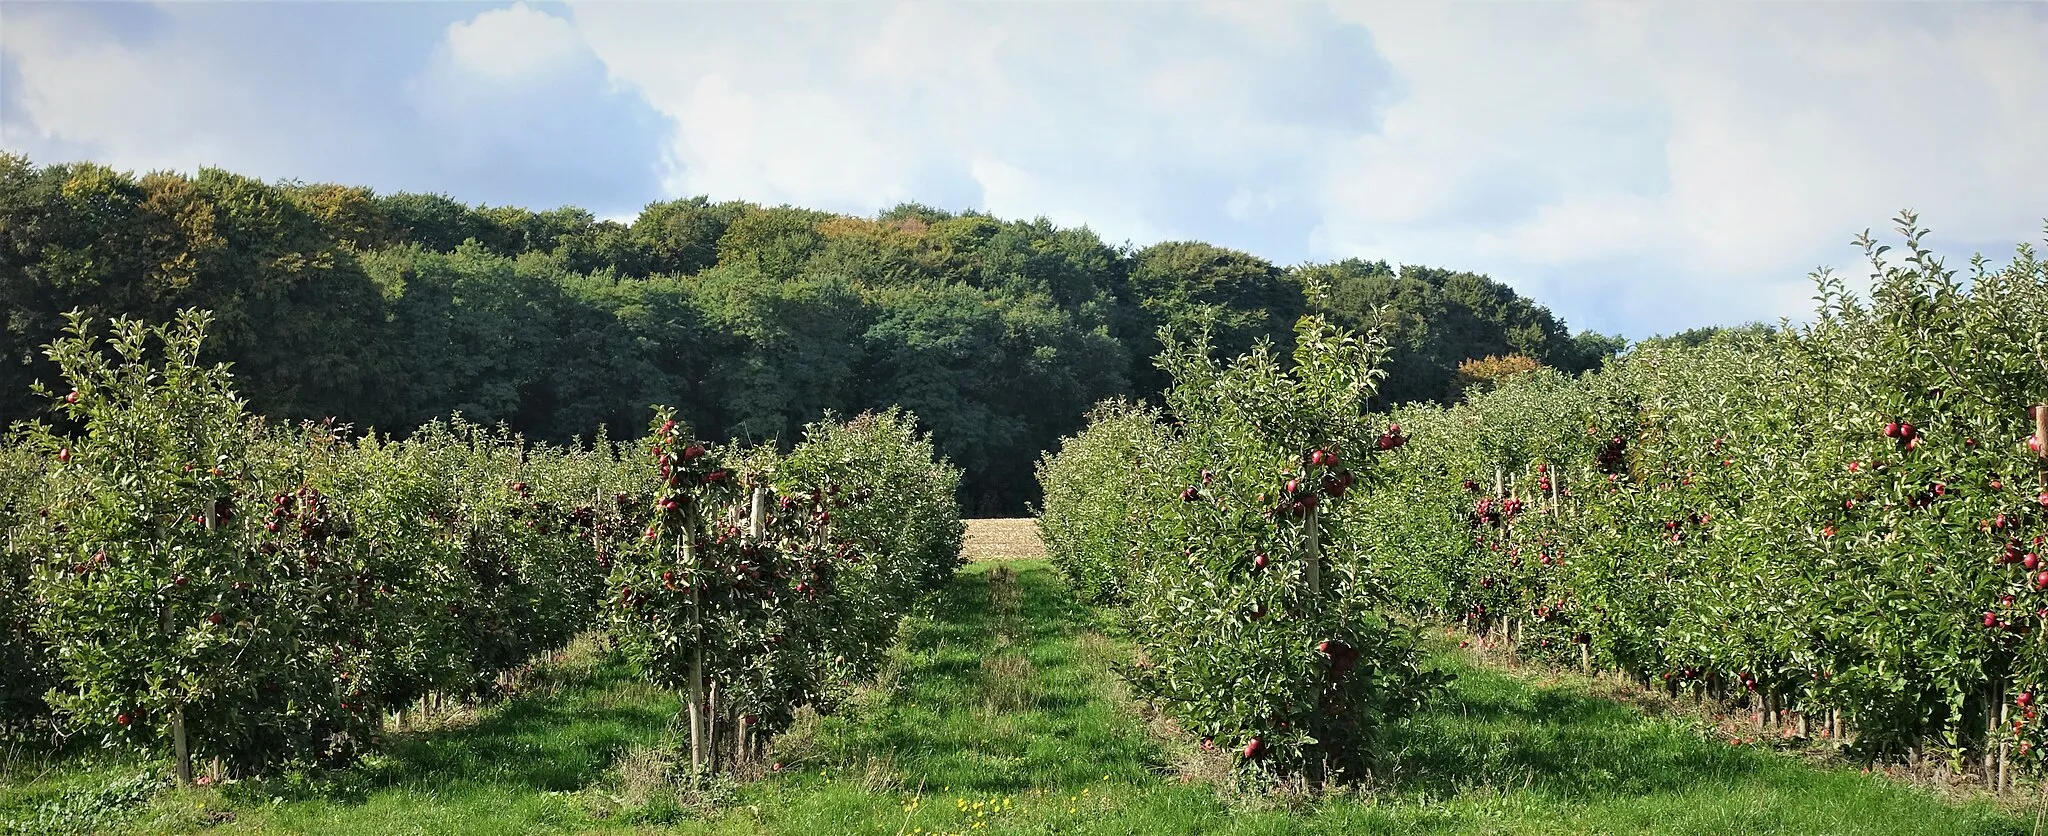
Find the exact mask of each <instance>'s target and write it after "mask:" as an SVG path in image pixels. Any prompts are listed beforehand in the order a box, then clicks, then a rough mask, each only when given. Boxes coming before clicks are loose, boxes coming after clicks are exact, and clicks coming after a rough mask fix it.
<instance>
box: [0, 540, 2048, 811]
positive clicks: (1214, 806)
mask: <svg viewBox="0 0 2048 836" xmlns="http://www.w3.org/2000/svg"><path fill="white" fill-rule="evenodd" d="M1062 586H1063V585H1062V584H1061V582H1060V579H1059V578H1058V577H1057V576H1056V575H1055V574H1054V573H1053V572H1052V571H1051V570H1049V569H1048V568H1047V567H1046V565H1045V564H1044V563H1042V562H1039V561H1031V560H1025V561H1001V562H990V563H978V564H977V565H973V566H969V567H967V569H966V570H964V571H962V572H961V573H960V574H959V575H958V576H956V577H954V578H953V579H951V580H950V581H948V582H947V584H946V585H945V587H944V589H943V590H942V592H941V593H940V594H939V595H937V596H935V597H934V598H932V599H931V600H930V603H929V605H927V606H920V607H919V608H918V611H917V612H915V613H913V614H912V615H911V616H910V617H909V618H908V619H906V620H905V622H904V632H903V638H902V640H901V642H900V643H899V644H898V645H897V647H896V648H895V649H893V650H892V651H891V653H890V662H889V667H890V669H891V670H892V671H893V672H894V673H893V675H891V676H888V677H886V679H885V680H884V681H883V682H882V683H880V684H879V686H878V687H876V688H874V689H873V690H872V691H870V692H868V693H866V694H864V695H863V697H862V699H861V700H860V701H859V702H857V703H855V704H853V705H849V706H848V707H847V710H845V711H844V712H843V713H841V714H838V715H835V716H831V717H826V718H822V719H820V720H818V721H815V722H809V723H806V724H805V725H804V726H803V728H802V729H801V731H800V732H799V733H794V734H790V735H787V736H785V737H784V738H783V740H782V742H781V743H779V744H778V745H777V746H775V747H774V748H775V751H776V754H775V757H777V758H781V759H783V768H782V769H781V770H779V771H773V772H770V773H769V774H766V775H763V776H762V777H761V778H760V779H759V780H756V781H750V782H747V783H746V784H743V785H741V786H739V787H737V788H736V791H735V794H734V795H733V796H731V797H730V802H729V803H727V804H725V805H723V806H721V807H720V808H718V809H715V810H710V811H704V812H702V813H699V812H697V811H695V810H688V809H684V808H683V807H682V805H681V804H679V803H678V799H676V798H673V797H663V796H662V795H661V794H659V793H656V792H652V791H650V789H649V788H648V787H647V786H646V785H645V783H635V782H633V781H631V780H630V779H629V778H628V776H627V774H626V773H627V770H626V769H625V768H624V761H623V759H616V760H615V755H616V753H618V752H621V751H628V752H630V751H633V750H635V749H640V748H643V747H647V746H650V745H654V744H657V743H658V742H659V741H660V740H661V739H662V737H663V735H664V733H665V730H666V729H667V727H668V725H669V721H670V719H671V717H672V715H673V714H674V711H675V700H674V695H673V694H672V693H669V692H666V691H663V690H661V689H657V688H653V687H651V686H649V685H647V684H645V683H643V682H640V681H638V680H637V678H636V677H635V676H634V674H633V671H632V669H631V668H630V666H628V665H624V664H620V663H619V662H617V661H616V659H615V657H614V656H613V655H611V654H606V653H604V652H602V650H601V648H600V647H599V646H598V645H597V644H596V643H589V642H585V643H578V644H577V645H575V646H573V647H572V648H571V649H570V650H569V652H567V653H565V654H564V655H563V657H562V658H561V659H560V660H558V661H556V662H551V663H547V664H544V665H543V666H542V667H541V671H540V672H541V674H543V676H540V677H537V679H539V680H541V681H542V682H543V683H544V685H541V686H537V687H536V688H535V690H533V691H532V692H529V693H525V694H521V695H520V696H517V697H514V698H512V699H510V700H508V701H506V702H504V703H502V704H499V705H496V706H493V707H490V708H488V709H485V710H483V711H482V712H480V716H479V717H478V718H477V721H476V722H475V723H473V724H469V725H465V726H463V727H459V728H450V729H440V730H434V731H425V732H421V733H416V734H407V735H403V736H400V737H398V738H397V739H395V740H393V741H392V742H391V743H390V744H389V747H388V753H387V754H386V755H385V756H383V757H380V758H378V759H376V760H374V761H372V762H369V763H366V764H363V765H361V766H358V767H356V768H354V769H351V770H348V771H347V772H345V773H339V774H332V775H330V776H329V778H328V780H324V781H320V782H315V783H298V782H293V781H290V780H284V779H270V780H253V781H243V782H238V783H234V784H230V785H228V786H226V787H224V788H206V789H195V790H186V791H177V790H170V789H167V788H166V787H165V784H166V783H167V782H164V781H162V780H161V779H160V778H159V777H158V776H157V775H156V774H153V773H154V770H153V769H152V768H151V767H152V766H154V765H153V764H148V763H146V762H144V763H137V762H135V761H133V760H126V759H122V760H116V759H107V760H102V761H81V760H76V759H74V760H67V761H64V762H60V763H44V762H42V761H40V760H39V759H37V758H34V757H25V758H22V759H20V760H17V761H16V762H15V763H14V770H13V771H12V773H9V774H0V834H8V836H13V834H17V833H19V834H22V836H30V834H33V836H55V835H56V834H68V833H95V834H99V833H104V834H125V833H138V834H165V833H187V832H202V833H235V834H243V833H250V834H271V833H279V834H284V833H318V834H323V835H325V834H332V836H353V835H354V834H364V836H383V834H389V833H406V832H417V831H423V830H424V831H428V832H433V833H548V832H575V833H622V834H623V833H634V834H642V833H678V834H699V833H701V834H741V833H744V834H791V835H792V836H810V834H823V833H835V834H836V833H905V834H909V833H930V834H938V833H946V834H953V833H1033V834H1037V833H1062V834H1105V836H1107V834H1117V836H1129V835H1130V834H1162V835H1163V834H1172V835H1173V836H1180V835H1181V834H1189V833H1209V834H1244V835H1245V836H1251V835H1252V834H1283V833H1284V834H1333V835H1334V834H1360V833H1373V834H1380V833H1442V834H1532V836H1533V835H1534V834H1560V833H1574V834H1576V833H1602V834H1674V836H1675V835H1676V834H1732V833H1814V834H1884V836H1906V834H1928V836H2016V835H2017V834H2025V833H2028V832H2030V829H2031V828H2032V826H2033V821H2034V814H2033V812H2032V811H2030V810H2024V809H2021V810H2012V809H2006V810H2001V809H2000V808H1999V807H1998V806H1997V805H1996V804H1995V803H1994V802H1993V801H1991V800H1989V799H1972V800H1970V801H1967V802H1963V803H1955V802H1953V801H1945V800H1943V799H1940V798H1936V797H1933V796H1932V795H1930V794H1929V793H1926V792H1923V791H1920V790H1917V789H1915V788H1913V787H1909V786H1906V785H1903V784H1902V783H1900V782H1898V781H1894V780H1888V779H1886V778H1883V777H1880V776H1876V775H1862V774H1857V771H1856V770H1855V769H1854V768H1853V767H1848V766H1844V765H1838V764H1825V765H1817V764H1811V763H1809V762H1807V761H1805V760H1804V759H1802V758H1801V757H1799V756H1797V755H1792V754H1786V753H1780V752H1776V751H1773V750H1772V749H1771V747H1769V746H1767V745H1750V744H1744V745H1730V744H1731V742H1732V741H1729V740H1728V739H1726V738H1725V737H1720V738H1718V739H1717V737H1716V736H1714V735H1711V734H1708V733H1707V732H1708V729H1707V727H1706V726H1704V725H1703V724H1702V723H1701V718H1699V717H1697V716H1694V715H1692V714H1691V713H1690V712H1688V711H1686V710H1685V708H1684V703H1683V702H1679V703H1676V704H1674V703H1672V702H1671V701H1667V700H1645V701H1643V702H1645V703H1648V704H1647V705H1644V706H1641V707H1638V706H1633V705H1624V704H1619V703H1617V702H1616V701H1614V700H1613V699H1611V698H1610V696H1611V695H1609V694H1606V693H1602V692H1601V691H1597V690H1595V688H1597V687H1598V686H1596V685H1592V684H1591V683H1587V682H1584V681H1580V680H1577V679H1576V678H1572V677H1556V676H1542V677H1540V679H1541V681H1540V682H1538V681H1534V680H1536V679H1538V677H1532V676H1522V675H1516V674H1510V673H1505V672H1502V671H1499V670H1496V669H1492V668H1490V667H1488V666H1485V665H1482V664H1478V663H1477V660H1475V659H1473V658H1471V657H1470V656H1468V655H1466V654H1464V653H1460V652H1457V651H1452V650H1449V649H1448V646H1444V647H1440V648H1439V649H1438V651H1437V652H1436V653H1435V654H1434V658H1433V664H1438V665H1443V666H1446V667H1450V668H1452V669H1454V670H1455V671H1457V673H1458V678H1457V680H1456V681H1455V682H1454V683H1453V684H1452V685H1451V689H1450V691H1449V692H1448V693H1447V694H1446V696H1445V698H1444V699H1442V700H1440V701H1439V702H1438V703H1437V704H1436V705H1434V706H1432V707H1430V708H1428V709H1426V710H1425V711H1424V712H1423V713H1422V715H1420V716H1419V717H1417V718H1416V719H1415V720H1414V721H1413V722H1412V723H1411V725H1412V727H1413V728H1412V730H1411V733H1409V734H1408V735H1406V736H1405V737H1404V739H1403V741H1402V742H1403V744H1404V745H1403V747H1402V749H1403V754H1402V755H1401V757H1400V761H1399V763H1398V768H1396V769H1393V770H1389V772H1388V773H1386V774H1385V775H1384V776H1382V780H1380V781H1379V782H1377V783H1376V784H1375V787H1374V791H1373V792H1371V793H1369V794H1362V795H1355V796H1354V795H1336V796H1326V797H1324V798H1322V799H1320V800H1319V801H1318V802H1316V803H1312V804H1289V803H1286V800H1285V799H1281V800H1279V801H1278V803H1275V801H1273V800H1267V799H1258V798H1247V797H1245V796H1232V795H1226V794H1222V793H1218V792H1217V790H1216V788H1215V787H1213V786H1211V785H1209V783H1208V782H1207V781H1203V780H1197V781H1189V780H1186V779H1187V778H1188V777H1190V770H1193V771H1194V774H1196V775H1200V776H1202V777H1205V778H1206V777H1209V776H1211V775H1214V774H1215V773H1214V771H1213V769H1212V767H1213V766H1214V764H1215V762H1216V761H1217V760H1218V759H1219V758H1220V757H1221V756H1219V755H1215V754H1206V755H1205V754H1202V753H1198V752H1196V751H1195V749H1194V747H1193V746H1191V745H1189V744H1187V743H1186V742H1183V741H1182V740H1180V739H1176V738H1165V737H1161V736H1160V735H1157V734H1155V733H1153V732H1152V730H1150V729H1148V728H1147V724H1146V721H1145V719H1144V718H1143V717H1142V716H1140V715H1139V714H1138V712H1136V711H1134V710H1132V709H1133V707H1132V706H1131V704H1130V703H1129V700H1128V699H1127V698H1126V697H1125V696H1124V694H1123V692H1122V689H1121V688H1120V687H1119V683H1118V682H1117V677H1116V674H1115V672H1114V671H1113V670H1112V665H1113V664H1114V663H1115V662H1116V661H1117V660H1119V659H1122V658H1125V657H1126V655H1127V652H1128V648H1126V647H1125V646H1123V645H1122V644H1121V643H1118V642H1115V641H1112V640H1109V639H1107V638H1105V637H1104V636H1103V635H1102V634H1100V633H1099V632H1097V631H1098V630H1099V629H1100V625H1099V624H1098V621H1099V618H1100V614H1099V613H1097V612H1094V611H1091V610H1090V609H1089V608H1087V607H1085V606H1082V605H1080V604H1079V603H1078V602H1076V601H1075V600H1074V598H1073V597H1072V596H1071V595H1070V594H1068V592H1067V590H1065V589H1063V588H1062ZM1436 643H1437V644H1442V642H1441V641H1439V642H1436ZM515 753H516V754H515ZM0 754H5V753H4V752H0ZM229 819H231V820H229ZM223 822H225V823H223Z"/></svg>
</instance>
